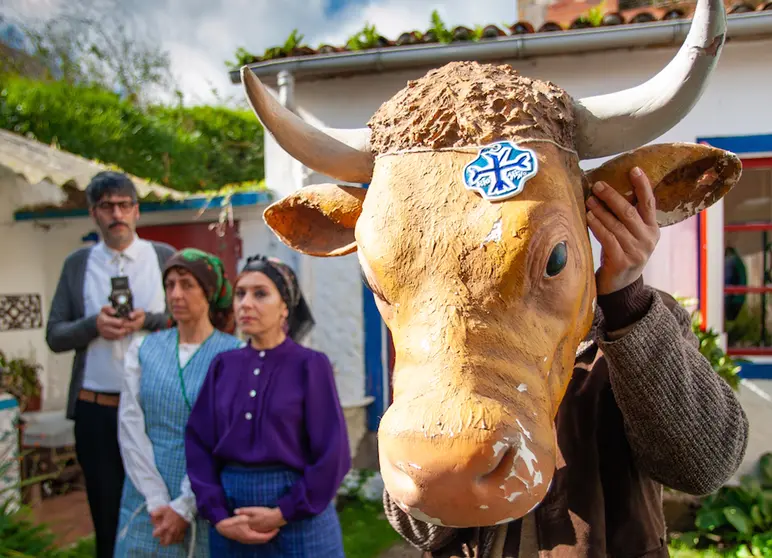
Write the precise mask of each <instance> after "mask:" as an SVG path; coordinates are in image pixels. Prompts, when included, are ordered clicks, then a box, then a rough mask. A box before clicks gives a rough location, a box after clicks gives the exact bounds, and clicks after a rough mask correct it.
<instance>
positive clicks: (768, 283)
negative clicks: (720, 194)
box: [724, 159, 772, 355]
mask: <svg viewBox="0 0 772 558" xmlns="http://www.w3.org/2000/svg"><path fill="white" fill-rule="evenodd" d="M743 163H744V167H745V168H744V170H743V175H742V178H741V179H740V181H739V182H738V183H737V184H736V185H735V187H734V188H733V189H732V190H731V191H730V192H729V193H728V194H727V195H726V196H725V197H724V320H725V322H724V329H725V331H726V334H727V348H728V352H729V353H730V354H735V355H772V159H749V160H747V161H744V162H743Z"/></svg>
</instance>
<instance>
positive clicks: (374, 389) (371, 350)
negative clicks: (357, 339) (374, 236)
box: [362, 285, 386, 432]
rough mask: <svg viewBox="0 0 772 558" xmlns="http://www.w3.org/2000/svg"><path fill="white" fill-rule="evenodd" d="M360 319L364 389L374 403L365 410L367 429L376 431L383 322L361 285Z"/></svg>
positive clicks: (379, 411)
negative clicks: (363, 360)
mask: <svg viewBox="0 0 772 558" xmlns="http://www.w3.org/2000/svg"><path fill="white" fill-rule="evenodd" d="M362 308H363V313H362V314H363V315H362V319H363V322H364V330H365V389H366V390H367V395H372V396H373V398H374V401H373V402H372V403H371V404H370V405H369V406H368V408H367V429H368V430H370V431H371V432H376V431H377V430H378V424H380V422H381V416H383V413H384V412H385V411H386V409H385V408H384V407H385V405H384V401H385V399H384V396H385V394H384V393H383V374H384V370H383V358H382V354H383V346H382V345H383V321H382V320H381V314H380V312H378V307H377V306H376V305H375V298H374V297H373V293H371V292H370V289H368V288H367V287H365V286H364V285H362Z"/></svg>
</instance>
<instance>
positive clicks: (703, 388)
mask: <svg viewBox="0 0 772 558" xmlns="http://www.w3.org/2000/svg"><path fill="white" fill-rule="evenodd" d="M598 307H599V310H598V312H597V313H596V317H595V322H594V324H593V329H592V331H591V332H590V335H589V336H588V339H587V341H586V342H584V343H582V345H580V347H579V350H578V351H577V358H576V364H575V368H574V373H573V377H572V379H571V381H570V383H569V386H568V389H567V391H566V395H565V397H564V399H563V402H562V403H561V406H560V409H559V411H558V414H557V417H556V428H557V433H558V447H559V452H560V455H559V459H558V467H557V470H556V472H555V477H554V480H553V483H552V487H551V488H550V491H549V493H548V494H547V496H546V497H545V499H544V501H543V502H542V503H541V504H540V505H539V506H538V507H537V508H536V510H534V511H533V512H532V513H531V514H529V516H527V518H526V519H525V520H521V521H516V522H512V523H510V524H508V525H506V526H504V527H498V528H497V527H482V528H469V529H454V528H448V527H439V526H435V525H430V524H427V523H424V522H421V521H419V520H416V519H414V518H412V517H410V516H408V515H407V514H405V512H403V511H402V510H401V509H399V507H397V506H396V504H394V502H393V501H392V500H391V498H390V497H389V495H388V493H384V505H385V509H386V515H387V517H388V519H389V521H390V522H391V524H392V526H393V527H394V528H395V529H396V530H397V531H398V532H399V533H400V534H401V535H402V536H403V537H404V538H405V539H406V540H407V541H408V542H410V543H411V544H412V545H414V546H415V547H417V548H419V549H421V550H423V551H425V554H424V556H425V557H433V558H454V557H473V558H500V557H501V558H515V557H519V556H521V555H522V556H529V557H530V556H537V555H538V556H539V557H540V558H558V557H560V558H562V557H596V556H598V557H600V556H667V555H668V552H667V545H666V536H665V522H664V517H663V513H662V485H665V486H669V487H671V488H674V489H677V490H680V491H683V492H687V493H690V494H707V493H709V492H712V491H714V490H716V489H718V488H719V487H720V486H721V485H722V484H724V483H725V482H726V481H727V480H728V479H729V477H731V475H732V474H733V473H734V472H735V471H736V469H737V467H738V466H739V465H740V462H741V461H742V458H743V455H744V453H745V448H746V444H747V436H748V420H747V418H746V416H745V413H744V412H743V410H742V407H741V406H740V404H739V402H738V400H737V398H736V397H735V395H734V392H733V391H732V390H731V388H730V387H729V386H728V385H727V384H726V383H725V382H724V381H723V380H722V379H721V378H720V377H719V376H718V375H717V374H716V373H715V372H714V371H713V369H712V368H711V366H710V363H709V362H708V361H707V360H706V359H705V358H704V357H703V356H702V355H701V354H700V352H699V350H698V342H697V338H696V337H695V336H694V334H693V333H692V331H691V324H690V317H689V314H688V312H686V310H684V309H683V308H682V307H681V306H680V305H678V303H677V302H676V301H675V300H674V299H673V298H672V297H671V296H669V295H667V294H665V293H662V292H659V291H655V290H654V289H651V288H649V287H646V286H644V285H643V281H642V280H641V279H639V280H638V281H637V282H636V283H634V284H633V285H631V286H629V287H627V288H626V289H623V290H622V291H619V292H617V293H614V294H611V295H608V296H605V297H599V298H598ZM497 529H498V536H497ZM502 541H503V548H502V544H501V543H502ZM537 549H538V550H537Z"/></svg>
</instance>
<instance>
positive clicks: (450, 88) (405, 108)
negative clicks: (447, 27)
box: [368, 62, 574, 154]
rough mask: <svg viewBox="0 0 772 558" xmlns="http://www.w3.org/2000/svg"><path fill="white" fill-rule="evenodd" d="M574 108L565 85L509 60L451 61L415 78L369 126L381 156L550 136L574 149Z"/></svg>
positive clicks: (375, 115) (374, 117)
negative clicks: (526, 74) (536, 76)
mask: <svg viewBox="0 0 772 558" xmlns="http://www.w3.org/2000/svg"><path fill="white" fill-rule="evenodd" d="M572 107H573V101H572V99H571V97H570V96H569V95H568V93H566V92H565V91H564V90H563V89H561V88H560V87H558V86H557V85H555V84H553V83H550V82H548V81H540V80H535V79H531V78H527V77H524V76H521V75H520V74H519V73H518V72H517V71H516V70H514V69H513V68H512V67H511V66H509V65H492V64H479V63H477V62H472V63H470V62H453V63H450V64H447V65H445V66H443V67H441V68H438V69H436V70H432V71H430V72H429V73H427V74H426V76H424V77H422V78H421V79H418V80H412V81H409V82H408V84H407V87H405V88H404V89H402V91H400V92H399V93H397V94H396V95H395V96H394V97H392V98H391V99H390V100H389V101H387V102H386V103H384V104H383V105H382V106H381V108H379V109H378V111H377V112H376V113H375V114H374V115H373V117H372V118H371V119H370V122H369V123H368V125H369V126H370V128H371V129H372V139H371V142H372V143H371V146H372V149H373V150H374V151H375V152H376V153H378V154H385V153H392V152H394V151H403V150H406V149H416V148H429V149H442V148H448V147H463V146H469V145H486V144H489V143H491V142H494V141H496V140H499V139H505V138H506V139H517V138H518V137H520V138H526V137H527V138H539V139H542V138H544V139H549V140H553V141H555V142H557V143H559V144H560V145H562V146H564V147H567V148H569V149H572V148H573V145H574V115H573V110H572Z"/></svg>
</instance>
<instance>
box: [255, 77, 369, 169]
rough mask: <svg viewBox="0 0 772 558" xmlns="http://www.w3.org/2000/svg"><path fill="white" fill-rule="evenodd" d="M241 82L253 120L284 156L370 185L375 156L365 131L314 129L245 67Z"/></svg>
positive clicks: (367, 130) (366, 129) (366, 130)
mask: <svg viewBox="0 0 772 558" xmlns="http://www.w3.org/2000/svg"><path fill="white" fill-rule="evenodd" d="M241 82H242V83H243V84H244V89H245V92H246V96H247V100H248V101H249V104H250V106H251V107H252V110H253V111H254V112H255V114H256V115H257V118H258V119H259V120H260V122H262V124H263V126H264V127H265V129H266V130H267V131H268V132H269V133H270V134H271V135H272V136H273V137H274V139H275V140H276V143H278V144H279V145H280V146H281V147H282V149H284V150H285V151H286V152H287V153H289V154H290V155H292V156H293V157H294V158H295V159H297V160H298V161H300V162H301V163H303V164H304V165H306V166H307V167H309V168H311V169H313V170H315V171H317V172H320V173H322V174H325V175H327V176H330V177H332V178H334V179H336V180H342V181H344V182H355V183H369V182H370V179H371V178H372V176H373V165H374V163H375V157H374V155H373V153H372V152H371V151H370V149H369V144H370V130H369V128H362V129H352V130H341V129H334V128H316V127H314V126H312V125H310V124H309V123H307V122H306V121H304V120H303V119H302V118H300V117H299V116H297V115H296V114H295V113H293V112H292V111H291V110H289V109H287V108H286V107H284V106H282V105H281V103H279V102H278V101H277V100H276V99H274V98H273V96H271V94H270V93H268V91H266V89H265V87H264V86H263V84H262V83H260V80H259V79H257V76H255V74H254V73H253V72H252V71H251V70H250V69H249V68H248V67H247V66H243V67H242V68H241Z"/></svg>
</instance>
